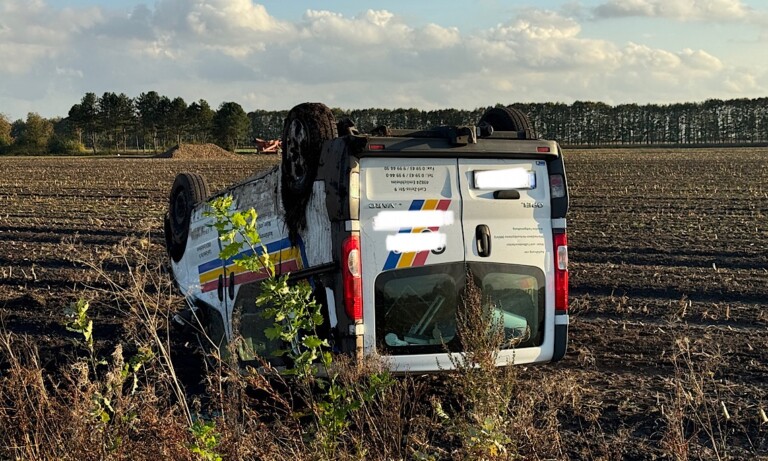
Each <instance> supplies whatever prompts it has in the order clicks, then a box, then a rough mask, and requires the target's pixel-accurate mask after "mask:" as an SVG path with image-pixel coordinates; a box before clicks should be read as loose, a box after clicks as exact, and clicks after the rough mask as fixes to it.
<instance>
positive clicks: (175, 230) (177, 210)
mask: <svg viewBox="0 0 768 461" xmlns="http://www.w3.org/2000/svg"><path fill="white" fill-rule="evenodd" d="M208 195H209V193H208V184H206V182H205V179H203V177H202V176H200V175H199V174H195V173H180V174H179V175H178V176H176V179H175V180H174V181H173V186H172V187H171V194H170V197H169V202H168V214H167V215H166V220H165V223H164V227H165V242H166V245H167V247H168V254H170V255H171V258H173V260H174V261H176V262H179V261H180V260H181V257H182V256H184V249H185V248H186V247H187V238H188V237H189V224H190V222H191V220H192V210H193V209H194V207H195V205H196V204H198V203H200V202H202V201H203V200H205V199H206V198H208Z"/></svg>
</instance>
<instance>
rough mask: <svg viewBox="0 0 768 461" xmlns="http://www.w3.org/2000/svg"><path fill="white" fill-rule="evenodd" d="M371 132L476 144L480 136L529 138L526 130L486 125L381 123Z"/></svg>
mask: <svg viewBox="0 0 768 461" xmlns="http://www.w3.org/2000/svg"><path fill="white" fill-rule="evenodd" d="M369 134H370V135H371V136H382V137H397V138H444V139H448V140H450V141H451V143H452V144H457V145H467V144H475V143H477V139H478V138H490V139H528V138H527V137H526V133H525V131H494V130H493V129H492V128H491V129H488V127H485V126H479V127H476V126H438V127H434V128H431V129H428V130H414V129H392V128H389V127H388V126H386V125H381V126H378V127H376V128H374V129H373V130H371V132H370V133H369Z"/></svg>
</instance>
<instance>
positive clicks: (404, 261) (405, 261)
mask: <svg viewBox="0 0 768 461" xmlns="http://www.w3.org/2000/svg"><path fill="white" fill-rule="evenodd" d="M415 257H416V253H403V254H402V255H400V261H398V262H397V268H398V269H402V268H404V267H411V264H413V258H415Z"/></svg>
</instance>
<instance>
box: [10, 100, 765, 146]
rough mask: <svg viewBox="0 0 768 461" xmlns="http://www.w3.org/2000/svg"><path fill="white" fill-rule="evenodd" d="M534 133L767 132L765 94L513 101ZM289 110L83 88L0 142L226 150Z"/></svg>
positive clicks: (560, 137) (637, 138) (377, 118)
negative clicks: (654, 100) (59, 110)
mask: <svg viewBox="0 0 768 461" xmlns="http://www.w3.org/2000/svg"><path fill="white" fill-rule="evenodd" d="M512 106H513V107H516V108H517V109H520V110H522V111H523V112H525V113H526V114H528V117H529V118H530V120H531V124H532V126H533V128H534V130H535V131H536V133H537V134H538V135H539V136H541V137H543V138H546V139H554V140H557V141H559V142H560V143H561V144H563V145H584V146H601V145H628V146H631V145H658V144H668V145H697V144H725V143H728V144H750V143H766V142H768V98H757V99H732V100H719V99H711V100H707V101H704V102H702V103H678V104H665V105H657V104H646V105H638V104H620V105H615V106H611V105H608V104H604V103H600V102H583V101H576V102H574V103H573V104H564V103H527V104H513V105H512ZM487 109H488V108H487V107H481V108H477V109H474V110H460V109H441V110H431V111H424V110H419V109H394V110H392V109H376V108H370V109H354V110H342V109H338V108H335V109H333V112H334V114H335V116H336V118H337V120H339V119H341V118H345V117H348V118H350V119H352V120H353V121H354V122H355V124H356V125H357V127H358V129H360V131H362V132H366V131H370V130H371V129H373V128H375V127H377V126H381V125H387V126H389V127H392V128H416V129H426V128H430V127H433V126H438V125H471V124H476V123H477V121H478V120H480V118H481V117H482V115H483V113H484V112H485V111H486V110H487ZM286 115H287V110H280V111H267V110H255V111H252V112H248V113H246V112H245V110H244V109H243V108H242V106H240V104H238V103H236V102H224V103H222V104H221V105H220V106H219V107H218V109H217V110H213V109H212V108H211V107H210V105H209V104H208V102H206V101H205V100H204V99H200V100H198V101H195V102H192V103H191V104H187V103H186V101H184V99H182V98H180V97H177V98H174V99H170V98H169V97H167V96H163V95H160V94H158V93H157V92H155V91H149V92H146V93H141V94H140V95H139V96H137V97H135V98H130V97H128V96H126V95H125V94H123V93H121V94H116V93H111V92H106V93H104V94H103V95H102V96H96V95H95V94H94V93H86V94H85V95H84V96H83V98H82V99H81V100H80V102H78V103H76V104H74V105H73V106H72V107H71V109H70V110H69V112H68V114H67V116H66V117H56V118H52V119H46V118H44V117H41V116H40V115H38V114H36V113H30V114H28V115H27V119H26V120H16V121H14V122H10V121H9V120H8V119H7V117H5V116H3V115H2V114H0V152H11V153H13V152H18V153H53V154H66V153H78V152H84V151H87V150H89V151H92V152H94V153H97V152H103V151H126V150H139V151H144V152H158V151H162V150H164V149H166V148H168V147H170V146H173V145H175V144H180V143H205V142H215V143H217V144H218V145H220V146H222V147H224V148H225V149H228V150H236V149H238V148H239V147H243V146H250V145H252V143H253V140H254V139H255V138H263V139H277V138H279V137H280V135H281V132H282V127H283V120H284V118H285V116H286Z"/></svg>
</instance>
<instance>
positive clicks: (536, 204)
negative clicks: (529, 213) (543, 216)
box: [523, 202, 544, 208]
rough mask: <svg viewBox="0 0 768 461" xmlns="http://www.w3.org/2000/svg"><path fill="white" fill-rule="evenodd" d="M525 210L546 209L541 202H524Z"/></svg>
mask: <svg viewBox="0 0 768 461" xmlns="http://www.w3.org/2000/svg"><path fill="white" fill-rule="evenodd" d="M523 208H544V204H543V203H541V202H533V203H531V202H523Z"/></svg>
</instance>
